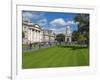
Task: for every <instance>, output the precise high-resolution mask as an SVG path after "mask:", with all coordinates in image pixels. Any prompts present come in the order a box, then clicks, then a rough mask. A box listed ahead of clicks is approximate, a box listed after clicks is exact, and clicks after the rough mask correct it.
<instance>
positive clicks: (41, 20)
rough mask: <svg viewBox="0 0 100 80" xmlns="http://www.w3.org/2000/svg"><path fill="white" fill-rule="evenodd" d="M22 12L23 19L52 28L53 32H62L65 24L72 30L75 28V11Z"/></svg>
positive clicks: (44, 27)
mask: <svg viewBox="0 0 100 80" xmlns="http://www.w3.org/2000/svg"><path fill="white" fill-rule="evenodd" d="M22 14H23V20H30V21H32V23H34V24H38V25H40V26H41V27H42V29H49V30H53V31H54V32H55V33H64V32H65V28H66V26H67V25H69V26H70V28H71V30H72V31H75V30H77V24H76V23H75V22H74V17H75V16H77V13H64V12H38V11H23V13H22Z"/></svg>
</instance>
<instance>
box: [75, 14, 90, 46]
mask: <svg viewBox="0 0 100 80" xmlns="http://www.w3.org/2000/svg"><path fill="white" fill-rule="evenodd" d="M74 20H75V22H78V23H79V24H78V31H77V36H78V38H81V39H84V41H85V42H86V44H87V45H88V44H89V14H78V15H77V16H76V17H75V18H74ZM74 34H75V33H74ZM80 35H82V36H83V35H84V38H82V36H81V37H80ZM81 39H79V40H81Z"/></svg>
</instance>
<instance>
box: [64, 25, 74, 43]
mask: <svg viewBox="0 0 100 80" xmlns="http://www.w3.org/2000/svg"><path fill="white" fill-rule="evenodd" d="M65 42H66V43H71V42H72V31H71V28H70V26H67V27H66V33H65Z"/></svg>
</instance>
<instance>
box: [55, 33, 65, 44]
mask: <svg viewBox="0 0 100 80" xmlns="http://www.w3.org/2000/svg"><path fill="white" fill-rule="evenodd" d="M56 40H57V41H58V42H59V43H60V45H61V42H63V41H65V35H64V34H58V35H57V36H56Z"/></svg>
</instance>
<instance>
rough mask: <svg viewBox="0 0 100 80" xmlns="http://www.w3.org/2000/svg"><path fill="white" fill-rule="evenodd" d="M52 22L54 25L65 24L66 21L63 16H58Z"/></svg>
mask: <svg viewBox="0 0 100 80" xmlns="http://www.w3.org/2000/svg"><path fill="white" fill-rule="evenodd" d="M50 24H51V25H52V26H65V25H66V22H65V21H64V19H62V18H57V19H54V20H53V21H51V22H50Z"/></svg>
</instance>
